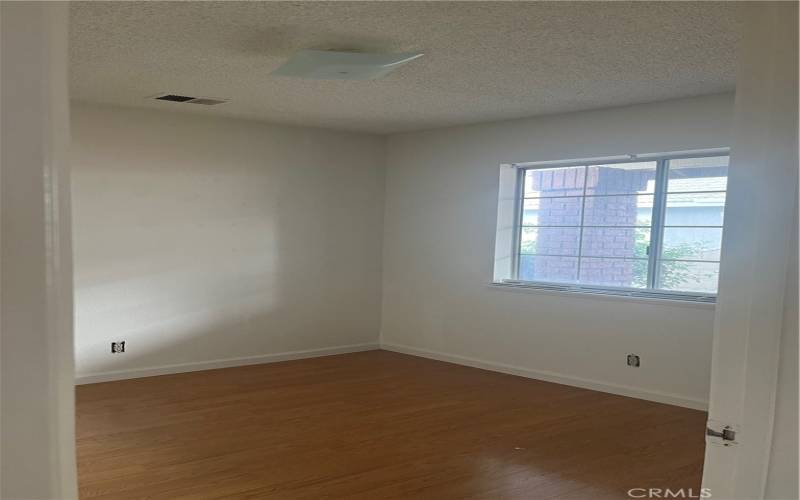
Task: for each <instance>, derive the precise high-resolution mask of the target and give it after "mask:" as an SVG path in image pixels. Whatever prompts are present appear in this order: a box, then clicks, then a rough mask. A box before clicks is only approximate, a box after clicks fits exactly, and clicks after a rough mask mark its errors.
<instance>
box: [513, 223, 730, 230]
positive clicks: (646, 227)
mask: <svg viewBox="0 0 800 500" xmlns="http://www.w3.org/2000/svg"><path fill="white" fill-rule="evenodd" d="M521 227H533V228H542V227H552V228H573V229H579V228H582V227H584V228H587V227H588V228H592V229H595V228H601V229H652V228H653V226H652V225H647V226H590V225H584V226H539V225H535V224H523V225H522V226H521ZM666 227H672V226H666ZM674 227H682V226H674ZM686 227H703V226H686ZM709 227H718V226H709Z"/></svg>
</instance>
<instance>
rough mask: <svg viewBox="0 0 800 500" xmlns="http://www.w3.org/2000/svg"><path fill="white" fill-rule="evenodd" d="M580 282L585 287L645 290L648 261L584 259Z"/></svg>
mask: <svg viewBox="0 0 800 500" xmlns="http://www.w3.org/2000/svg"><path fill="white" fill-rule="evenodd" d="M579 282H580V283H581V284H584V285H603V286H621V287H626V288H645V287H646V286H647V260H646V259H639V260H633V259H596V258H592V257H583V258H581V270H580V279H579Z"/></svg>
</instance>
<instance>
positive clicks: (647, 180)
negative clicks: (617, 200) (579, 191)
mask: <svg viewBox="0 0 800 500" xmlns="http://www.w3.org/2000/svg"><path fill="white" fill-rule="evenodd" d="M655 179H656V162H654V161H645V162H635V163H616V164H612V165H591V166H589V172H588V175H587V179H586V182H587V184H586V194H636V193H652V192H653V191H655Z"/></svg>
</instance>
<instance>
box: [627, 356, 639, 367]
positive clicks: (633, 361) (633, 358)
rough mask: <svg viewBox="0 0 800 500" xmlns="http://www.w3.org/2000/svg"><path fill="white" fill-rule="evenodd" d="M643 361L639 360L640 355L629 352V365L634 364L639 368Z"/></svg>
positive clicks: (633, 365)
mask: <svg viewBox="0 0 800 500" xmlns="http://www.w3.org/2000/svg"><path fill="white" fill-rule="evenodd" d="M640 364H641V363H640V362H639V356H637V355H636V354H628V366H632V367H634V368H638V367H639V365H640Z"/></svg>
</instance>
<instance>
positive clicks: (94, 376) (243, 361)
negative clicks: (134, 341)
mask: <svg viewBox="0 0 800 500" xmlns="http://www.w3.org/2000/svg"><path fill="white" fill-rule="evenodd" d="M376 349H380V346H379V345H378V344H377V343H368V344H352V345H343V346H336V347H324V348H322V349H308V350H305V351H289V352H280V353H275V354H264V355H261V356H248V357H244V358H227V359H215V360H211V361H197V362H193V363H180V364H175V365H163V366H148V367H144V368H133V369H130V370H117V371H108V372H95V373H86V374H83V375H77V376H76V377H75V383H76V384H77V385H81V384H95V383H98V382H112V381H114V380H126V379H131V378H142V377H154V376H156V375H171V374H174V373H186V372H196V371H202V370H214V369H217V368H230V367H234V366H246V365H260V364H263V363H275V362H278V361H290V360H293V359H305V358H318V357H321V356H331V355H334V354H346V353H350V352H361V351H374V350H376Z"/></svg>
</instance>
